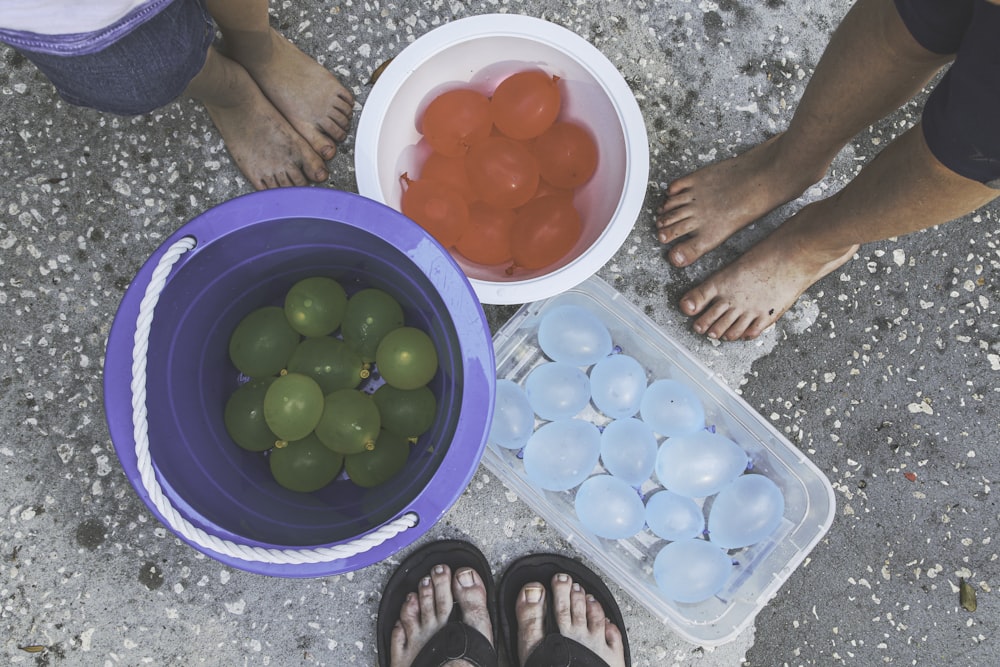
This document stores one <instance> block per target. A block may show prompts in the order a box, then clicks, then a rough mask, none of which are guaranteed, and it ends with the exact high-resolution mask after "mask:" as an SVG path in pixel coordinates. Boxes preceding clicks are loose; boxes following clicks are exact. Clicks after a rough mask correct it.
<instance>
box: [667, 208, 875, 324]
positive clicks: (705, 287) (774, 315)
mask: <svg viewBox="0 0 1000 667" xmlns="http://www.w3.org/2000/svg"><path fill="white" fill-rule="evenodd" d="M823 204H824V202H817V203H815V204H810V205H809V206H806V207H805V208H803V209H802V210H801V211H799V212H798V213H797V214H795V215H794V216H792V217H791V218H789V219H788V220H787V221H786V222H785V223H784V224H783V225H781V226H780V227H778V228H777V229H776V230H774V231H773V232H772V233H771V234H770V236H768V237H767V238H765V239H764V240H762V241H761V242H760V243H758V244H756V245H755V246H753V247H752V248H750V250H748V251H747V252H746V253H744V254H743V255H742V256H740V257H739V258H738V259H736V261H734V262H733V263H732V264H730V265H729V266H727V267H725V268H724V269H722V270H721V271H718V272H716V273H714V274H712V275H711V276H709V278H708V280H706V281H705V282H703V283H702V284H701V285H699V286H698V287H695V288H694V289H692V290H690V291H689V292H687V294H685V295H684V296H683V297H681V302H680V308H681V311H682V312H683V313H684V314H685V315H689V316H692V317H694V316H697V319H696V320H695V321H694V330H695V331H696V332H698V333H700V334H707V335H708V337H709V338H721V339H724V340H738V339H741V338H742V339H744V340H749V339H752V338H756V337H757V336H759V335H760V334H761V332H763V331H764V329H766V328H767V327H769V326H771V325H772V324H774V323H775V322H776V321H777V320H778V318H780V317H781V316H782V315H784V314H785V311H787V310H788V309H789V308H791V307H792V304H794V303H795V301H796V300H797V299H798V298H799V296H801V295H802V293H803V292H805V291H806V289H808V288H809V286H810V285H812V284H813V283H815V282H816V281H817V280H819V279H820V278H822V277H823V276H825V275H827V274H828V273H830V272H831V271H833V270H834V269H836V268H837V267H839V266H842V265H843V264H844V263H845V262H847V260H849V259H850V258H851V257H852V256H853V255H854V252H855V251H856V250H857V248H858V246H857V245H852V246H849V247H845V248H841V249H837V250H834V251H828V252H820V251H817V250H816V249H815V248H814V247H813V246H812V245H810V237H809V233H810V229H809V226H810V224H817V222H818V221H819V219H820V215H819V214H818V213H819V212H820V211H822V210H823V207H822V205H823Z"/></svg>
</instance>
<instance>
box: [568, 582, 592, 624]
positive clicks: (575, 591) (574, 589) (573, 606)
mask: <svg viewBox="0 0 1000 667" xmlns="http://www.w3.org/2000/svg"><path fill="white" fill-rule="evenodd" d="M569 609H570V618H571V619H572V623H573V625H576V626H580V627H584V628H586V627H587V625H588V624H587V594H586V592H585V591H584V590H583V587H582V586H580V584H578V583H576V582H575V581H574V582H573V584H572V586H570V592H569Z"/></svg>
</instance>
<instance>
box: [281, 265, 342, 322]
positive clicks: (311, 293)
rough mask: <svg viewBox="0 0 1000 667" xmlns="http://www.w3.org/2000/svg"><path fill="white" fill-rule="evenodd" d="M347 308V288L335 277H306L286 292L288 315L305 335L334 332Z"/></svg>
mask: <svg viewBox="0 0 1000 667" xmlns="http://www.w3.org/2000/svg"><path fill="white" fill-rule="evenodd" d="M346 310H347V292H345V291H344V288H343V287H341V286H340V283H338V282H337V281H336V280H334V279H333V278H327V277H324V276H314V277H312V278H305V279H303V280H300V281H299V282H297V283H295V284H294V285H292V287H291V289H289V290H288V293H287V294H286V295H285V317H287V318H288V323H289V324H291V326H292V328H293V329H295V330H296V331H298V332H299V333H300V334H302V335H303V336H326V335H327V334H331V333H333V332H334V331H336V330H337V327H339V326H340V323H341V321H342V320H343V319H344V312H345V311H346Z"/></svg>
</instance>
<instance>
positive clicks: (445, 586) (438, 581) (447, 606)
mask: <svg viewBox="0 0 1000 667" xmlns="http://www.w3.org/2000/svg"><path fill="white" fill-rule="evenodd" d="M430 588H431V590H432V595H433V600H434V604H433V609H434V615H435V616H436V617H437V618H438V620H441V621H444V620H446V619H447V618H448V616H449V615H450V614H451V609H452V607H454V606H455V599H454V597H452V594H451V568H449V567H448V566H447V565H435V566H434V568H433V569H432V570H431V586H430Z"/></svg>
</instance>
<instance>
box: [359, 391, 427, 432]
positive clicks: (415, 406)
mask: <svg viewBox="0 0 1000 667" xmlns="http://www.w3.org/2000/svg"><path fill="white" fill-rule="evenodd" d="M372 398H373V399H374V400H375V405H377V406H378V410H379V413H380V414H381V416H382V428H383V429H385V430H386V431H391V432H393V433H395V434H396V435H401V436H403V437H404V438H415V437H417V436H419V435H421V434H423V433H426V432H427V430H428V429H430V427H431V426H432V425H433V424H434V417H435V416H436V415H437V399H436V398H435V397H434V392H432V391H431V390H430V388H429V387H426V386H424V387H417V388H416V389H399V388H398V387H393V386H392V385H389V384H384V385H382V386H381V387H379V388H378V390H377V391H376V392H375V393H374V394H372Z"/></svg>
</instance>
